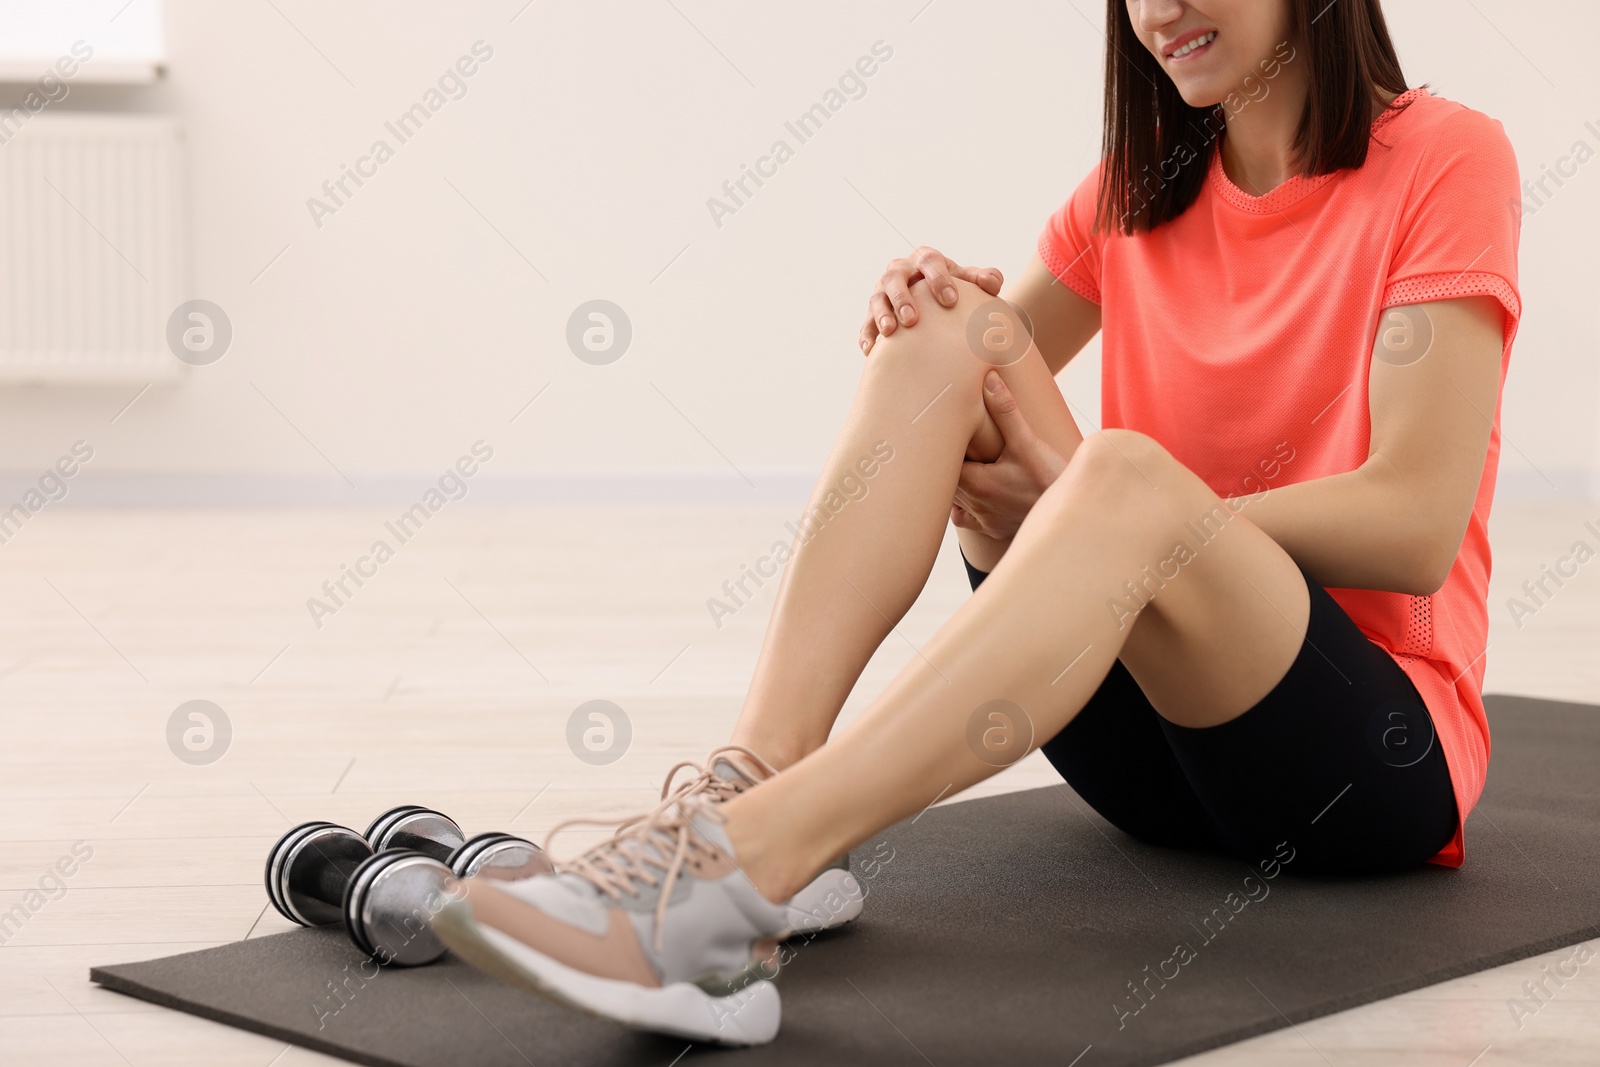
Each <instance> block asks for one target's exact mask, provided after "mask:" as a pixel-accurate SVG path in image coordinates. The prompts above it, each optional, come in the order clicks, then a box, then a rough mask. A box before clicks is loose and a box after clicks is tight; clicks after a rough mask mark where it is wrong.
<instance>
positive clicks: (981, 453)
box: [732, 282, 1082, 768]
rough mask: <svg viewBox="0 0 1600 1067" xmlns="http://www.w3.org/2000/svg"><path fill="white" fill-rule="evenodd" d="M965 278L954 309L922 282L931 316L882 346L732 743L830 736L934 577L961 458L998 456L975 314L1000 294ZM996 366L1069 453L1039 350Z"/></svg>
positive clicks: (774, 759) (1074, 435)
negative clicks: (971, 332) (973, 342)
mask: <svg viewBox="0 0 1600 1067" xmlns="http://www.w3.org/2000/svg"><path fill="white" fill-rule="evenodd" d="M956 285H957V287H958V288H959V290H960V298H959V300H958V301H957V304H956V306H955V307H954V308H944V307H942V306H940V305H939V304H938V303H937V302H936V301H935V300H934V299H933V297H932V294H931V293H930V292H929V291H928V289H927V285H926V283H921V282H919V283H918V284H917V286H914V287H913V292H914V293H915V296H916V299H917V306H918V307H919V308H922V309H925V310H924V312H923V315H922V318H921V320H920V321H919V322H918V323H917V325H916V326H915V327H913V328H909V329H902V330H898V331H896V332H895V333H894V334H893V335H891V336H890V337H887V338H884V339H883V340H881V341H880V342H879V343H878V344H877V346H876V347H874V349H873V351H872V355H871V357H870V358H869V359H868V360H867V361H866V368H865V370H864V371H863V373H862V376H861V385H860V388H859V389H858V391H857V393H856V398H855V402H854V404H853V405H852V407H851V410H850V415H849V417H848V418H847V419H846V421H845V425H844V428H843V429H842V430H841V431H840V433H839V438H838V441H837V443H836V444H835V446H834V449H833V453H832V455H831V456H829V458H828V462H827V464H826V466H825V467H824V468H823V473H822V477H821V478H820V479H819V480H818V482H817V487H816V489H815V490H814V491H813V493H812V497H811V503H810V504H809V505H808V513H811V514H815V515H817V516H819V518H820V519H822V520H823V521H821V522H820V523H812V524H809V525H807V526H803V527H802V530H803V532H805V533H810V534H811V536H810V538H809V539H806V540H803V539H802V538H796V541H795V544H794V546H793V547H794V550H795V556H794V558H793V559H791V560H790V562H789V564H788V566H787V568H786V570H785V573H784V575H783V579H782V581H781V583H780V584H779V587H778V597H777V604H776V605H775V607H774V609H773V614H772V620H771V622H770V623H769V624H768V627H767V632H766V637H765V640H764V642H763V644H762V648H761V656H760V658H759V660H758V661H757V663H756V670H755V676H754V678H753V679H752V681H751V685H750V689H749V692H748V694H747V695H746V697H745V702H744V708H743V710H742V711H741V713H740V716H739V722H738V724H737V726H736V727H735V729H734V734H733V739H732V740H733V742H734V743H735V744H740V745H744V746H745V747H747V748H749V749H751V750H752V751H755V752H757V753H759V754H760V755H762V756H763V757H765V758H766V759H767V760H768V761H769V762H771V763H772V764H774V765H775V766H777V767H779V768H782V767H786V766H788V765H790V764H792V763H794V762H796V761H797V760H799V759H801V758H802V757H804V756H805V755H806V754H807V753H809V752H811V751H813V750H815V749H816V748H818V747H819V746H821V745H822V744H823V742H825V741H826V740H827V739H828V733H829V731H830V730H831V729H832V727H833V722H834V719H835V718H837V717H838V714H839V709H840V708H842V707H843V706H844V702H845V699H846V698H847V697H848V696H849V695H850V690H851V687H852V686H854V685H855V682H856V679H857V678H859V677H860V675H861V671H862V669H863V668H864V667H865V666H866V664H867V661H868V660H869V659H870V658H871V657H872V654H873V652H874V651H875V650H876V649H877V647H878V645H879V644H881V643H882V641H883V639H884V638H885V637H886V636H888V634H889V631H890V630H891V629H892V628H893V626H894V625H895V623H897V622H899V621H900V618H901V617H902V616H903V615H904V614H905V613H906V611H907V610H908V609H909V608H910V607H911V604H912V602H913V601H915V600H916V597H917V594H918V593H919V592H921V590H922V587H923V585H924V584H926V582H927V580H928V574H929V572H930V571H931V570H932V569H933V561H934V558H935V556H936V555H937V553H938V550H939V543H940V541H941V540H942V539H943V536H944V526H945V521H946V519H947V518H948V517H949V514H950V505H951V501H952V499H953V497H954V494H955V487H956V482H957V480H958V478H959V477H960V473H961V463H962V460H963V458H964V457H965V456H967V455H968V454H971V455H972V456H974V457H975V458H978V457H982V458H993V457H994V456H996V455H998V454H999V451H1000V447H1001V439H1000V435H999V430H998V428H997V427H996V426H995V424H994V421H993V420H992V419H991V418H990V417H989V414H988V412H987V410H986V409H985V408H984V404H983V395H982V393H981V392H980V390H981V389H982V381H983V376H984V374H985V373H986V372H987V371H989V370H990V369H991V367H990V365H989V364H987V363H985V362H983V361H982V360H980V359H979V358H978V357H977V355H975V354H974V352H973V350H972V348H971V347H969V343H968V341H967V321H968V319H969V317H970V316H971V315H972V314H973V313H974V312H975V311H977V310H978V308H979V307H981V306H982V305H984V304H985V303H986V302H988V301H989V300H990V299H991V298H990V297H989V296H988V294H986V293H984V292H983V291H982V290H980V289H978V288H977V287H976V286H974V285H970V284H968V283H966V282H957V283H956ZM995 369H998V370H999V371H1000V373H1001V376H1002V377H1003V378H1004V379H1005V381H1006V384H1007V386H1008V387H1009V388H1010V389H1011V391H1012V393H1013V395H1014V396H1015V397H1016V398H1017V403H1018V405H1019V407H1020V408H1021V409H1022V412H1023V414H1024V416H1025V417H1026V418H1027V419H1028V421H1029V423H1030V424H1031V425H1032V426H1033V428H1034V431H1035V432H1036V433H1037V434H1039V436H1041V437H1043V438H1044V439H1045V440H1047V441H1049V442H1050V443H1051V444H1052V445H1054V446H1055V448H1056V449H1057V450H1058V451H1060V452H1061V453H1062V455H1064V456H1070V455H1071V454H1072V452H1073V450H1074V449H1075V448H1076V447H1077V445H1078V443H1079V442H1080V441H1081V440H1082V435H1081V434H1079V432H1078V428H1077V426H1076V424H1074V423H1073V421H1072V416H1071V414H1070V413H1069V412H1068V411H1067V406H1066V401H1065V400H1064V399H1063V398H1062V396H1061V391H1060V389H1059V388H1057V386H1056V383H1055V380H1054V379H1053V378H1052V377H1051V375H1050V371H1049V369H1048V368H1047V367H1046V366H1045V364H1044V360H1043V359H1042V358H1041V357H1040V356H1039V353H1038V350H1037V349H1032V348H1030V350H1029V351H1028V353H1027V354H1026V355H1025V356H1024V357H1023V358H1022V359H1020V360H1018V361H1017V362H1016V363H1013V364H1011V365H1010V366H1007V367H1002V368H995ZM890 450H892V458H891V459H889V460H888V461H887V462H884V461H883V460H882V457H883V456H884V455H885V454H889V452H890ZM862 464H866V467H863V466H862ZM874 466H875V467H876V468H877V469H876V473H874V474H873V475H872V477H870V478H868V477H865V476H864V470H870V469H872V468H873V467H874ZM862 488H865V495H864V496H863V495H860V493H861V490H862ZM841 501H844V504H843V506H842V507H840V502H841ZM830 505H831V506H832V508H837V509H838V510H836V511H835V510H831V509H830ZM963 533H965V531H964V532H963ZM964 543H965V539H964ZM975 550H976V549H975ZM1002 550H1003V549H1002ZM993 551H994V550H993V549H989V550H988V551H986V552H985V558H986V559H988V558H991V556H990V553H991V552H993ZM974 562H975V563H978V560H977V559H974ZM979 565H980V566H982V565H985V564H983V563H979Z"/></svg>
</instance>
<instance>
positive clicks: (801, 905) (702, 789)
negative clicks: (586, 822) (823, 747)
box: [661, 745, 866, 934]
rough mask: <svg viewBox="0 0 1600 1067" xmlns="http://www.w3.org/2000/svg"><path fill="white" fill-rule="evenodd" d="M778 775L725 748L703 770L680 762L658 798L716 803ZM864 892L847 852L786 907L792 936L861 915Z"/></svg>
mask: <svg viewBox="0 0 1600 1067" xmlns="http://www.w3.org/2000/svg"><path fill="white" fill-rule="evenodd" d="M685 768H689V769H691V770H692V771H693V772H694V773H693V775H692V776H691V777H689V778H688V779H686V780H684V781H683V782H682V783H680V784H678V785H676V786H674V785H673V779H675V778H677V777H678V772H680V771H682V770H684V769H685ZM777 773H778V772H777V771H776V770H774V769H773V768H772V765H771V764H769V763H767V762H766V761H765V760H763V759H762V758H761V757H760V756H758V755H756V754H755V753H754V752H751V751H750V750H749V749H747V748H741V747H739V746H738V745H724V746H723V747H722V748H719V749H715V750H714V751H713V752H712V753H711V755H709V756H707V757H706V762H705V765H704V766H701V765H700V764H698V763H694V762H692V761H689V760H685V761H683V762H682V763H679V764H678V765H676V766H675V767H673V768H672V770H670V771H668V772H667V780H666V781H665V782H664V783H663V784H662V786H661V799H662V801H663V802H666V801H667V800H669V799H670V800H683V799H686V798H688V797H705V798H707V799H708V800H710V801H712V802H713V803H721V802H722V801H724V800H731V799H732V798H734V797H736V796H738V795H739V794H740V793H743V792H744V791H745V790H747V789H750V788H751V787H752V786H754V785H756V784H757V783H759V782H764V781H766V780H767V779H768V778H771V777H772V776H773V775H774V774H777ZM865 901H866V893H865V892H863V891H862V888H861V883H860V882H858V881H857V880H856V876H855V875H853V874H851V873H850V854H849V853H848V852H847V853H845V854H844V855H843V856H840V857H839V858H838V859H836V860H834V861H833V862H832V863H830V864H828V866H827V868H826V869H824V870H823V872H822V873H821V874H819V875H817V876H816V877H815V878H814V879H812V880H811V883H810V884H809V885H807V886H806V887H805V888H804V889H802V890H800V892H798V893H796V894H795V895H794V897H793V899H791V900H790V901H789V903H788V905H787V911H788V918H789V926H790V928H791V929H792V930H794V931H795V932H796V933H806V934H816V933H820V932H821V931H823V930H832V929H835V928H836V927H840V926H843V925H845V924H846V923H848V922H852V921H853V920H855V919H856V918H858V917H859V916H860V915H861V909H862V907H863V905H864V904H865Z"/></svg>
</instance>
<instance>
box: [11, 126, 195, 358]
mask: <svg viewBox="0 0 1600 1067" xmlns="http://www.w3.org/2000/svg"><path fill="white" fill-rule="evenodd" d="M181 141H182V134H181V131H180V129H179V126H178V123H177V120H176V119H173V118H169V117H165V116H154V115H86V114H51V113H50V112H48V111H45V112H41V113H39V114H33V115H29V114H27V112H26V111H25V110H24V111H22V112H21V113H18V112H12V111H7V110H5V109H0V381H10V382H17V381H28V382H84V383H91V382H122V381H133V380H137V381H151V380H155V379H159V378H171V377H175V376H176V375H178V374H180V373H181V372H182V371H183V369H184V366H185V365H184V364H183V363H182V362H180V361H179V360H178V359H176V358H175V357H174V356H173V354H172V352H171V351H170V350H169V349H168V347H167V342H166V326H167V318H168V316H169V315H170V314H171V313H172V310H173V309H174V308H175V307H176V306H177V305H178V304H179V303H180V302H181V301H183V300H185V299H187V298H188V294H187V293H186V292H185V290H186V288H187V274H186V268H187V262H186V260H187V257H186V256H185V238H184V199H183V180H182V179H183V169H182V165H181V156H180V146H181Z"/></svg>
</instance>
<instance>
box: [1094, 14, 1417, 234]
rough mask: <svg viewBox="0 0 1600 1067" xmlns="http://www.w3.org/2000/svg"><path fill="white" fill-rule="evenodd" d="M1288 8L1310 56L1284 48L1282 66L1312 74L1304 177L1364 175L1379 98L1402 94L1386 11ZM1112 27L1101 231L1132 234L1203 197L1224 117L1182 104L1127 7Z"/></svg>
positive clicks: (1299, 136)
mask: <svg viewBox="0 0 1600 1067" xmlns="http://www.w3.org/2000/svg"><path fill="white" fill-rule="evenodd" d="M1289 8H1290V32H1291V34H1292V35H1293V37H1294V39H1295V40H1296V41H1300V42H1303V47H1304V51H1305V52H1306V53H1307V54H1305V55H1299V56H1297V55H1294V54H1293V53H1292V51H1291V52H1290V54H1289V57H1288V58H1287V59H1286V58H1285V57H1284V55H1283V54H1282V51H1283V49H1285V48H1287V47H1288V45H1287V42H1286V43H1285V44H1284V45H1280V46H1279V49H1280V52H1279V54H1277V56H1276V60H1278V61H1281V62H1302V63H1310V64H1311V79H1310V90H1309V92H1308V94H1307V96H1306V104H1305V110H1304V111H1302V112H1301V114H1300V125H1299V127H1298V128H1297V129H1296V130H1295V136H1294V149H1295V153H1296V155H1297V157H1298V159H1299V163H1300V169H1301V172H1302V173H1304V174H1306V175H1319V174H1330V173H1332V172H1333V171H1336V170H1341V169H1343V168H1345V167H1359V166H1361V165H1362V164H1363V163H1365V162H1366V160H1367V142H1368V140H1369V135H1370V132H1371V129H1372V114H1373V107H1374V105H1377V106H1380V107H1381V106H1382V105H1383V104H1384V97H1383V96H1382V95H1381V91H1382V90H1387V91H1388V92H1390V93H1393V94H1399V93H1403V92H1405V91H1406V82H1405V75H1404V74H1402V73H1401V71H1400V59H1399V56H1397V55H1396V54H1395V50H1394V43H1393V42H1392V41H1391V40H1390V39H1389V28H1388V26H1387V25H1386V24H1385V23H1384V20H1383V9H1382V8H1381V7H1380V6H1379V2H1378V0H1333V2H1330V0H1289ZM1106 26H1107V28H1108V30H1109V32H1108V33H1107V35H1106V89H1105V133H1104V139H1103V142H1102V146H1101V155H1102V156H1103V157H1104V161H1105V165H1104V167H1103V168H1102V170H1101V172H1100V195H1099V204H1098V209H1097V212H1096V223H1095V224H1096V227H1097V228H1098V229H1100V230H1104V231H1111V230H1115V231H1118V232H1121V233H1125V234H1131V233H1137V232H1140V231H1149V230H1153V229H1155V228H1156V227H1157V226H1159V225H1161V224H1162V223H1164V222H1170V221H1171V220H1172V219H1175V218H1177V217H1178V216H1179V215H1181V214H1183V212H1184V211H1185V210H1187V209H1188V207H1189V205H1190V204H1192V203H1194V201H1195V198H1196V197H1197V196H1199V195H1200V188H1201V186H1202V185H1203V184H1204V182H1205V177H1206V171H1207V169H1208V168H1209V167H1210V165H1211V157H1212V154H1213V153H1214V152H1216V151H1217V137H1218V136H1219V134H1220V133H1221V132H1222V127H1223V125H1224V118H1225V114H1226V107H1225V104H1218V105H1216V106H1215V107H1204V108H1201V107H1190V106H1189V105H1188V104H1187V103H1185V102H1184V99H1183V97H1182V96H1180V95H1179V94H1178V88H1177V86H1176V85H1174V84H1173V82H1172V79H1171V78H1170V77H1168V76H1167V73H1166V71H1164V70H1163V69H1161V63H1160V61H1159V60H1158V59H1156V57H1155V56H1153V55H1151V54H1150V51H1149V49H1147V48H1145V46H1144V44H1143V43H1142V42H1141V41H1140V40H1139V38H1138V37H1137V36H1136V35H1135V34H1134V31H1133V24H1132V22H1130V21H1129V19H1128V5H1127V2H1126V0H1106ZM1268 62H1272V61H1271V60H1268V61H1263V68H1262V69H1263V71H1265V70H1266V69H1267V67H1266V64H1267V63H1268ZM1273 72H1274V73H1276V70H1275V69H1274V71H1273ZM1270 76H1271V75H1267V77H1270ZM1259 80H1261V79H1258V81H1259ZM1230 99H1232V98H1231V97H1230Z"/></svg>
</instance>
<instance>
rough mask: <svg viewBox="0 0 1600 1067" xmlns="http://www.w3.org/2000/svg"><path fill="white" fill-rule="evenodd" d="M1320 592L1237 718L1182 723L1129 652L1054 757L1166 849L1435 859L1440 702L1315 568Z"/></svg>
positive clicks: (1316, 861) (1442, 792)
mask: <svg viewBox="0 0 1600 1067" xmlns="http://www.w3.org/2000/svg"><path fill="white" fill-rule="evenodd" d="M963 562H965V557H963ZM1301 574H1302V575H1304V574H1305V572H1304V570H1302V571H1301ZM967 576H968V578H969V579H970V580H971V582H972V588H974V589H976V588H977V587H978V585H979V584H980V583H981V582H982V581H983V579H984V578H986V577H988V575H987V574H985V573H984V572H983V571H980V570H978V569H977V568H975V567H973V566H972V564H970V563H968V564H967ZM1306 588H1307V590H1308V591H1309V592H1310V594H1311V616H1310V621H1309V623H1308V624H1307V628H1306V636H1305V640H1304V641H1303V642H1302V643H1301V646H1300V653H1299V655H1297V656H1296V657H1295V660H1294V663H1293V664H1291V665H1290V667H1289V671H1288V673H1287V674H1285V675H1284V676H1283V679H1282V680H1281V681H1280V682H1278V684H1277V685H1276V686H1275V687H1274V688H1273V689H1272V691H1271V692H1270V693H1268V694H1267V695H1266V696H1265V697H1263V698H1262V699H1261V702H1260V703H1258V704H1256V705H1255V706H1254V707H1252V708H1251V709H1250V710H1248V711H1246V712H1245V713H1244V714H1242V715H1240V716H1239V717H1238V718H1235V719H1231V720H1229V721H1228V722H1225V723H1222V724H1220V725H1217V726H1209V727H1204V728H1201V729H1195V728H1193V727H1187V726H1178V725H1176V724H1174V723H1171V722H1168V721H1167V720H1166V719H1163V718H1162V717H1161V716H1160V714H1158V713H1157V711H1156V709H1155V708H1154V707H1153V706H1152V705H1151V703H1150V701H1149V700H1148V699H1146V697H1145V695H1144V691H1143V690H1141V689H1140V688H1139V683H1138V682H1136V681H1134V678H1133V675H1132V674H1130V673H1128V669H1127V668H1126V667H1125V666H1123V664H1122V661H1121V660H1118V661H1117V662H1116V663H1114V664H1112V666H1111V671H1110V673H1109V674H1107V675H1106V678H1105V681H1103V682H1102V683H1101V684H1100V688H1099V689H1098V690H1096V691H1095V694H1094V695H1093V696H1092V697H1090V698H1089V702H1088V703H1087V704H1086V705H1084V708H1083V710H1082V711H1080V712H1079V713H1078V716H1077V718H1075V719H1073V720H1072V721H1071V722H1070V723H1068V724H1067V725H1066V727H1065V728H1064V729H1062V731H1061V732H1060V733H1058V734H1057V735H1056V736H1055V737H1053V738H1051V739H1050V740H1049V741H1046V742H1045V743H1044V745H1043V746H1042V747H1043V750H1044V754H1045V756H1046V757H1047V758H1048V759H1049V760H1050V762H1051V763H1052V764H1054V765H1055V768H1056V770H1058V771H1060V772H1061V776H1062V777H1063V778H1065V779H1066V780H1067V783H1068V784H1069V785H1071V786H1072V788H1073V789H1075V790H1077V792H1078V795H1079V796H1081V797H1083V799H1084V800H1085V801H1087V802H1088V803H1089V804H1090V805H1091V806H1092V807H1093V808H1094V809H1095V811H1097V812H1099V813H1100V814H1101V815H1102V816H1104V817H1105V819H1106V821H1107V822H1109V823H1111V824H1112V825H1113V826H1115V827H1117V828H1118V829H1120V830H1122V831H1123V832H1124V833H1127V834H1131V835H1132V836H1133V837H1136V838H1138V839H1140V840H1142V841H1148V842H1150V843H1152V844H1159V845H1168V846H1173V847H1178V848H1190V849H1198V850H1205V851H1215V852H1225V853H1231V854H1233V855H1235V856H1237V857H1239V858H1240V859H1243V860H1245V861H1247V862H1254V861H1257V860H1260V859H1263V858H1265V857H1269V856H1273V855H1278V857H1279V858H1280V859H1281V858H1282V855H1284V854H1288V851H1287V850H1285V851H1284V853H1282V854H1280V853H1279V852H1278V849H1279V847H1280V845H1282V844H1284V843H1287V845H1288V848H1289V849H1292V855H1293V856H1294V859H1293V861H1292V862H1290V863H1288V864H1287V867H1288V869H1290V870H1294V871H1297V872H1301V873H1308V874H1309V873H1323V874H1364V873H1378V872H1385V871H1395V870H1401V869H1404V868H1408V867H1412V866H1415V865H1417V864H1419V863H1423V862H1425V861H1426V860H1428V859H1429V858H1430V857H1431V856H1433V855H1435V854H1436V853H1438V852H1439V850H1440V849H1442V848H1444V847H1445V846H1446V845H1448V844H1449V843H1450V840H1451V838H1452V837H1454V835H1455V831H1456V820H1457V817H1456V801H1455V791H1454V789H1453V788H1452V787H1451V784H1450V772H1449V769H1448V768H1447V767H1446V766H1445V760H1444V753H1443V752H1442V751H1441V749H1440V747H1439V742H1438V738H1437V736H1436V734H1435V732H1434V728H1433V720H1432V718H1431V717H1430V716H1429V714H1428V709H1427V706H1426V705H1425V704H1424V703H1423V702H1422V697H1421V696H1420V695H1419V694H1418V693H1417V690H1416V687H1415V686H1414V685H1412V684H1411V679H1409V678H1407V677H1406V675H1405V672H1404V671H1402V670H1401V669H1400V667H1399V666H1398V665H1397V664H1396V663H1395V661H1394V660H1393V659H1392V658H1390V656H1389V655H1388V653H1386V652H1384V651H1383V649H1381V648H1379V647H1378V646H1377V645H1375V644H1373V643H1372V642H1371V641H1369V640H1368V639H1367V638H1366V636H1365V635H1364V634H1362V633H1361V631H1360V630H1359V629H1358V628H1357V627H1356V624H1355V623H1354V622H1352V621H1351V619H1350V616H1348V615H1346V614H1345V613H1344V609H1343V608H1341V607H1339V605H1338V603H1337V602H1336V601H1335V600H1334V599H1333V598H1332V597H1331V596H1329V595H1328V592H1327V590H1325V589H1323V588H1322V586H1321V585H1319V584H1317V582H1315V581H1313V580H1312V579H1311V578H1310V577H1309V576H1306Z"/></svg>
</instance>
